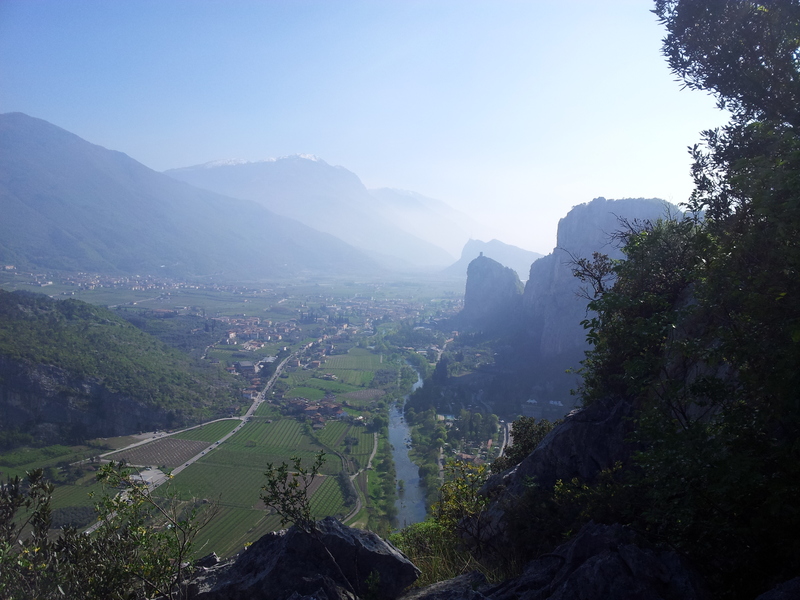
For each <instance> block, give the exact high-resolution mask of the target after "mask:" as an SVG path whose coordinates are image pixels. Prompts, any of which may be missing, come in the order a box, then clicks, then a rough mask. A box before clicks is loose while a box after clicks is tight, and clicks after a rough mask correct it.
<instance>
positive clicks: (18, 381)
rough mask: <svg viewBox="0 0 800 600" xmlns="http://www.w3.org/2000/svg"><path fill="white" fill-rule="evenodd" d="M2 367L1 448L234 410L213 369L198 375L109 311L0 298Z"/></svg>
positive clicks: (229, 385)
mask: <svg viewBox="0 0 800 600" xmlns="http://www.w3.org/2000/svg"><path fill="white" fill-rule="evenodd" d="M0 365H1V367H2V368H1V370H2V377H3V379H2V381H0V390H2V396H0V411H2V414H3V417H4V418H3V420H2V433H3V440H4V445H5V446H7V447H10V446H14V445H18V444H19V443H29V442H32V441H34V440H35V438H36V437H37V436H41V435H46V437H47V441H49V442H51V443H55V442H64V441H66V442H75V443H77V442H79V441H81V440H83V439H86V437H91V436H101V435H103V436H106V435H111V434H116V435H119V434H122V433H132V432H135V431H136V430H139V429H146V428H147V427H156V428H160V427H174V426H177V425H180V424H186V423H192V422H197V421H199V420H200V419H201V418H213V417H214V416H218V415H228V414H229V413H230V411H231V409H232V408H233V407H237V406H238V398H237V396H236V394H235V392H236V387H235V385H234V384H233V382H232V380H231V379H230V378H229V377H228V376H227V374H225V373H223V372H220V370H219V368H218V367H216V366H215V367H214V368H213V370H209V369H201V368H200V367H199V366H198V364H197V362H196V361H195V360H193V359H192V358H190V357H189V356H188V355H186V354H184V353H182V352H180V351H178V350H175V349H173V348H170V347H169V346H167V345H165V344H164V343H162V342H160V341H159V340H158V339H156V338H155V337H153V336H151V335H149V334H147V333H145V332H143V331H141V330H140V329H138V328H137V327H135V326H134V325H132V324H131V323H129V322H128V321H126V320H124V319H122V318H120V317H119V316H117V315H115V314H114V313H112V312H110V311H109V310H107V309H105V308H101V307H98V306H94V305H91V304H87V303H85V302H81V301H79V300H71V299H70V300H53V299H51V298H49V297H47V296H44V295H41V294H31V293H21V292H6V291H3V290H0ZM29 396H30V397H29ZM34 396H35V398H34ZM134 415H135V417H136V418H135V419H133V418H132V417H133V416H134ZM125 428H126V431H118V430H119V429H125Z"/></svg>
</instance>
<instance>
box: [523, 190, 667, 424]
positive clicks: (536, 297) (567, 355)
mask: <svg viewBox="0 0 800 600" xmlns="http://www.w3.org/2000/svg"><path fill="white" fill-rule="evenodd" d="M669 211H672V212H673V213H677V212H678V209H677V208H676V207H674V206H672V205H670V204H668V203H666V202H664V201H663V200H658V199H643V198H636V199H625V200H606V199H605V198H595V199H594V200H592V201H591V202H589V203H586V204H581V205H579V206H576V207H574V208H573V209H572V210H571V211H569V213H568V214H567V215H566V216H565V217H564V218H562V219H561V220H560V221H559V222H558V238H557V247H556V248H555V249H554V250H553V252H552V253H551V254H548V255H547V256H544V257H542V258H540V259H539V260H537V261H536V262H534V263H533V264H532V265H531V269H530V275H529V277H528V281H527V283H526V284H525V292H524V294H523V298H522V323H521V328H522V329H524V331H525V337H526V342H525V350H524V353H525V355H526V359H527V362H528V364H534V365H537V368H536V373H535V376H534V377H533V378H532V396H533V397H534V398H536V399H537V400H538V401H539V403H540V405H541V404H542V401H543V400H544V401H549V400H563V399H564V398H569V392H570V389H573V388H575V387H576V384H577V383H578V378H577V377H576V376H575V375H570V374H567V373H566V371H567V369H574V368H576V367H578V366H579V365H580V361H581V360H583V356H584V352H585V351H586V350H587V349H588V346H587V344H586V331H585V330H584V328H583V327H582V325H581V321H583V320H584V319H586V317H587V309H586V305H587V303H588V301H587V300H586V298H585V297H582V295H581V283H580V281H578V280H577V279H576V278H575V277H574V276H573V275H572V264H571V262H572V260H573V259H575V258H591V256H592V253H593V252H600V253H603V254H608V255H609V256H611V257H612V258H621V257H622V253H621V251H620V249H619V247H618V245H616V244H614V242H613V239H612V234H613V233H614V232H616V231H619V230H620V228H621V224H620V218H622V219H626V220H628V221H635V220H639V221H644V220H656V219H658V218H661V217H664V216H666V215H667V213H668V212H669ZM531 416H536V417H541V416H542V415H531ZM545 416H547V415H545Z"/></svg>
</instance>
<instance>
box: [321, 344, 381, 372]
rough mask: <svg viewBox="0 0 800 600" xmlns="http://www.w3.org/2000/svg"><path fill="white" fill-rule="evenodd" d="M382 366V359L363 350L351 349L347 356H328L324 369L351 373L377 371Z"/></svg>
mask: <svg viewBox="0 0 800 600" xmlns="http://www.w3.org/2000/svg"><path fill="white" fill-rule="evenodd" d="M381 366H383V357H382V356H381V355H380V354H373V353H372V352H370V351H369V350H366V349H364V348H352V349H351V350H350V352H348V353H347V354H336V355H334V356H329V357H328V359H327V360H326V361H325V369H326V372H327V370H330V369H347V370H352V371H377V370H378V369H380V368H381Z"/></svg>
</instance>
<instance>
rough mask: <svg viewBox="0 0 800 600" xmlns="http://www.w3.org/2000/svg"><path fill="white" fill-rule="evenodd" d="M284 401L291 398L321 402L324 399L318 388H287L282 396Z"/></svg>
mask: <svg viewBox="0 0 800 600" xmlns="http://www.w3.org/2000/svg"><path fill="white" fill-rule="evenodd" d="M283 397H284V398H286V399H291V398H305V399H306V400H314V401H317V400H322V399H323V398H324V397H325V392H324V391H322V390H321V389H318V388H313V387H306V386H298V387H293V388H289V390H288V391H287V392H286V393H285V394H284V395H283Z"/></svg>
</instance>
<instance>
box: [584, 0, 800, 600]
mask: <svg viewBox="0 0 800 600" xmlns="http://www.w3.org/2000/svg"><path fill="white" fill-rule="evenodd" d="M655 12H656V14H657V15H658V16H659V18H660V20H661V22H662V23H663V24H664V25H665V26H666V27H667V30H668V35H667V38H666V40H665V45H664V52H665V54H666V56H667V58H668V59H669V62H670V66H671V67H672V69H673V71H674V72H675V73H676V74H677V75H678V76H679V77H681V78H682V79H683V81H684V83H685V85H686V86H688V87H690V88H695V89H703V90H706V91H710V92H711V93H713V94H714V95H715V96H716V97H717V100H718V102H719V104H720V106H721V107H724V108H726V109H728V110H730V111H731V114H732V118H731V120H730V122H729V123H728V125H726V126H725V127H724V128H722V129H721V130H714V131H706V132H704V133H703V143H702V144H700V145H697V146H694V147H693V148H692V150H691V153H692V156H693V158H694V164H693V167H692V174H693V176H694V180H695V190H694V192H693V194H692V197H691V198H690V199H689V202H688V204H687V206H688V208H689V209H690V211H691V212H692V213H693V214H692V215H690V216H689V217H688V218H686V219H666V220H664V221H661V222H656V223H651V224H648V225H647V226H645V227H643V228H641V229H639V230H638V231H637V230H634V231H628V232H627V233H626V234H625V236H624V238H625V239H624V242H625V247H624V253H625V256H626V260H625V261H622V262H620V263H617V264H611V269H612V271H613V274H614V276H615V278H616V281H615V283H614V285H613V287H610V288H608V287H605V288H603V289H600V290H599V293H598V294H597V295H596V296H595V298H594V301H593V302H592V303H590V308H591V309H592V310H593V311H595V312H594V315H593V316H592V317H591V318H590V319H587V321H586V325H587V326H588V328H589V341H590V343H591V344H592V348H591V351H590V352H589V353H588V354H587V359H586V361H585V363H584V369H583V375H584V386H583V390H582V393H583V397H584V402H592V401H594V400H595V399H598V398H603V397H605V398H608V397H609V396H610V397H618V398H619V397H621V398H624V399H626V400H627V401H628V402H631V403H632V405H633V406H635V407H636V409H637V413H636V419H637V421H636V424H637V427H636V433H635V435H634V440H633V441H635V442H636V443H637V446H638V448H639V452H638V453H637V454H636V455H635V457H634V461H633V464H632V465H630V466H629V468H628V469H627V471H626V473H624V474H623V476H622V477H621V480H620V486H619V487H618V488H617V489H616V491H614V492H612V495H615V494H616V496H617V498H619V497H621V495H626V494H627V495H626V498H627V499H628V502H627V505H626V506H625V507H623V508H620V506H619V504H616V503H612V504H614V505H615V506H616V507H617V508H618V509H619V510H618V514H617V515H616V518H617V519H618V520H620V521H623V522H627V523H629V524H631V525H633V526H634V527H635V528H636V529H637V530H638V531H640V532H643V533H644V534H646V535H647V536H648V537H650V539H651V541H653V542H654V543H656V544H661V545H664V546H668V547H671V548H674V549H677V550H679V551H680V552H682V553H683V554H684V555H685V556H687V557H688V558H689V559H690V560H691V561H692V562H693V563H694V564H695V566H696V567H698V568H699V569H700V570H701V571H702V572H704V573H705V575H706V576H707V577H708V578H709V580H710V581H711V584H712V587H714V589H715V590H716V595H717V596H719V597H726V598H749V597H754V596H756V595H758V594H759V593H761V592H763V591H765V589H767V588H768V587H770V586H771V585H774V583H775V582H777V581H781V580H783V579H786V578H789V577H792V576H794V575H795V573H796V570H797V566H798V564H800V542H798V539H799V538H800V516H798V514H797V511H795V510H794V508H793V506H794V504H795V500H794V499H793V498H794V497H795V496H796V492H797V486H796V481H797V480H798V477H800V467H799V466H798V465H800V448H798V445H797V443H796V440H797V439H798V438H799V437H800V392H798V390H800V373H799V372H798V369H797V365H798V364H800V303H798V302H797V301H796V299H797V298H798V297H800V247H798V244H797V240H798V239H800V201H799V200H798V199H800V136H798V131H797V128H798V127H800V102H798V99H800V53H799V52H798V49H799V48H800V4H798V3H797V2H796V1H789V0H775V1H772V2H762V3H759V2H752V1H745V0H691V1H690V0H657V2H656V10H655ZM583 266H584V267H587V266H592V265H589V264H588V263H587V264H584V265H583ZM592 281H593V280H592V279H591V278H589V282H592ZM581 484H582V483H581ZM612 487H613V486H612ZM612 487H609V489H612ZM593 518H594V515H593ZM743 548H747V552H742V549H743Z"/></svg>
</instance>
